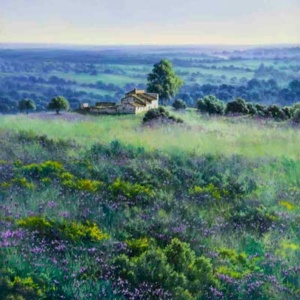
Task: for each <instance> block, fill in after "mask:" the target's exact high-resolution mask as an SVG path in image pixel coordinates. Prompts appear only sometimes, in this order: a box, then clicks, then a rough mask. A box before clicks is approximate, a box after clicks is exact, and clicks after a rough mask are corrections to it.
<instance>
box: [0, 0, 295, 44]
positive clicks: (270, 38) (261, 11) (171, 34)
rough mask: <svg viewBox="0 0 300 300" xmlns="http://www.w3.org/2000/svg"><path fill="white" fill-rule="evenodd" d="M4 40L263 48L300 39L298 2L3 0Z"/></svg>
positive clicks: (0, 27)
mask: <svg viewBox="0 0 300 300" xmlns="http://www.w3.org/2000/svg"><path fill="white" fill-rule="evenodd" d="M0 7H1V10H0V43H2V44H5V43H26V44H31V43H34V44H50V45H52V44H63V45H78V46H79V45H84V46H118V45H119V46H123V45H124V46H131V45H132V46H135V45H139V46H141V45H145V46H152V45H153V46H160V45H161V46H171V45H176V46H189V45H199V46H205V45H208V46H210V45H223V46H232V45H233V46H235V45H236V46H251V45H254V46H259V45H272V44H274V45H275V44H276V45H278V44H299V43H300V33H299V32H300V30H299V28H300V19H299V17H298V16H299V14H300V3H299V1H298V0H286V1H284V2H283V1H281V0H273V1H272V2H271V1H267V0H260V1H259V0H252V1H247V2H242V1H238V0H228V1H226V3H224V1H220V0H211V1H209V3H207V2H206V1H204V0H197V1H196V0H187V1H185V2H184V4H182V2H181V1H179V0H173V1H170V0H165V1H159V0H153V1H151V2H145V3H142V4H140V3H139V2H138V1H137V0H128V1H126V3H125V2H124V1H120V0H116V1H109V0H102V1H101V2H100V1H97V0H86V1H85V2H84V3H83V2H82V1H79V0H61V1H59V0H52V1H50V2H44V1H38V0H15V1H7V0H0Z"/></svg>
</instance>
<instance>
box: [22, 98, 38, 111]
mask: <svg viewBox="0 0 300 300" xmlns="http://www.w3.org/2000/svg"><path fill="white" fill-rule="evenodd" d="M18 108H19V110H20V112H23V111H26V114H27V115H28V112H29V110H35V109H36V106H35V103H34V101H32V100H30V99H23V100H20V101H19V104H18Z"/></svg>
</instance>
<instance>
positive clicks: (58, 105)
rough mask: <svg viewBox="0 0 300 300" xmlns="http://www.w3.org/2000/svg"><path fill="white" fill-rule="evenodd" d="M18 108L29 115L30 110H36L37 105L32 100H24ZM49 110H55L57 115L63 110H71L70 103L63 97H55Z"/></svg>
mask: <svg viewBox="0 0 300 300" xmlns="http://www.w3.org/2000/svg"><path fill="white" fill-rule="evenodd" d="M18 108H19V110H20V111H21V112H24V111H25V112H26V114H28V113H29V111H30V110H35V109H36V105H35V102H34V101H33V100H30V99H23V100H20V101H19V104H18ZM47 108H48V109H49V110H54V111H55V112H56V113H57V114H59V112H60V111H61V110H68V109H69V108H70V104H69V101H68V100H67V99H65V98H64V97H62V96H58V97H54V98H52V100H51V101H50V102H49V104H48V106H47Z"/></svg>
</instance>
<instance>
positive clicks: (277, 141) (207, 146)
mask: <svg viewBox="0 0 300 300" xmlns="http://www.w3.org/2000/svg"><path fill="white" fill-rule="evenodd" d="M172 113H173V114H175V115H177V116H179V117H181V118H182V119H183V120H184V124H180V125H176V126H174V125H173V126H171V125H168V126H163V127H162V126H157V127H156V126H155V127H146V126H143V125H142V118H143V115H137V116H132V115H127V116H126V115H125V116H108V115H100V116H81V115H77V114H76V113H65V114H64V113H63V114H62V115H58V116H56V115H55V114H53V113H49V114H48V113H47V114H32V115H29V116H26V115H7V116H1V117H0V130H5V129H10V130H14V131H20V130H26V131H34V132H35V133H36V134H40V135H41V134H43V135H47V136H48V137H50V138H53V139H71V140H75V141H76V142H77V143H79V144H81V145H82V146H84V147H86V148H89V147H90V146H91V145H93V144H95V143H104V144H109V143H110V142H112V141H114V140H119V141H121V142H122V143H124V144H127V145H132V146H138V147H144V148H145V149H146V150H150V151H151V150H161V151H167V152H170V153H172V152H176V151H185V152H188V153H193V154H197V155H202V154H214V155H226V156H231V155H234V154H237V155H244V156H247V157H286V158H293V159H297V160H298V159H300V147H299V142H300V132H299V128H297V127H293V126H291V125H290V124H289V123H285V122H275V121H272V120H266V119H260V120H258V119H252V118H249V117H206V116H203V115H199V114H197V113H196V112H195V111H194V110H189V111H187V112H185V113H175V112H172Z"/></svg>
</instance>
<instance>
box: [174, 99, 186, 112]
mask: <svg viewBox="0 0 300 300" xmlns="http://www.w3.org/2000/svg"><path fill="white" fill-rule="evenodd" d="M172 106H173V107H174V108H175V109H176V110H179V109H186V103H185V102H184V101H183V100H181V99H177V100H175V101H174V103H173V105H172Z"/></svg>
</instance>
